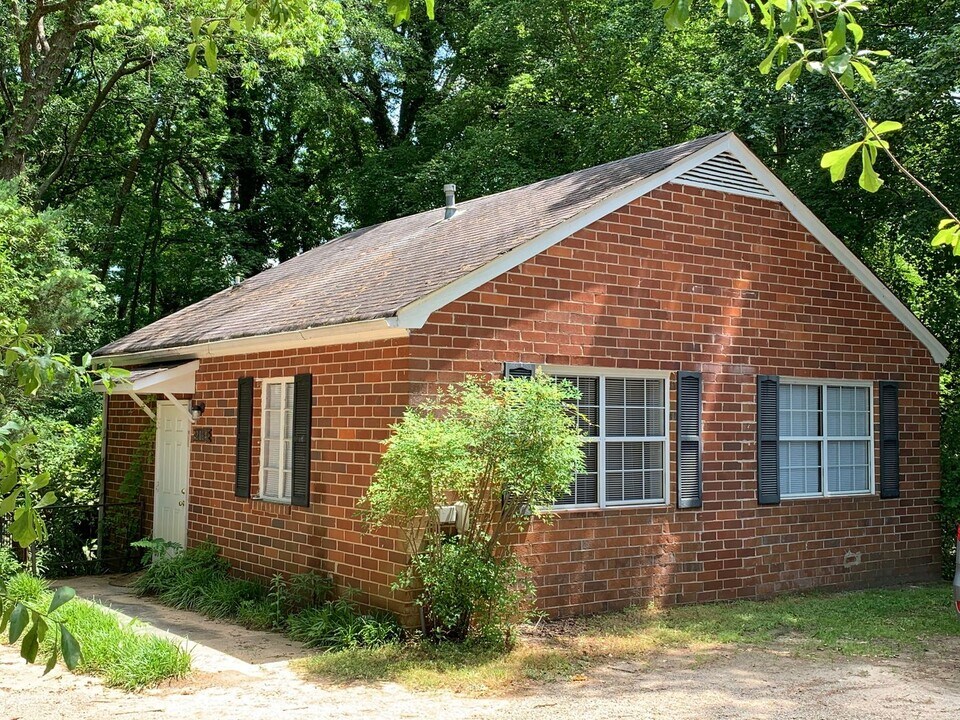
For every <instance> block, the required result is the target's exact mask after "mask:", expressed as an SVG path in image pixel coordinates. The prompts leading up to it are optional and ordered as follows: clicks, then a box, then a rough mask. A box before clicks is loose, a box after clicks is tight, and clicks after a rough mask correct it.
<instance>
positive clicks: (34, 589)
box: [6, 572, 50, 605]
mask: <svg viewBox="0 0 960 720" xmlns="http://www.w3.org/2000/svg"><path fill="white" fill-rule="evenodd" d="M49 592H50V585H49V584H48V583H47V581H46V580H44V579H43V578H39V577H37V576H36V575H31V574H30V573H28V572H18V573H17V574H16V575H14V576H13V577H11V578H10V579H9V580H8V581H7V587H6V595H7V599H8V600H9V601H11V602H14V603H18V602H19V603H24V604H25V605H36V604H38V603H40V601H41V600H42V599H43V597H44V596H45V595H47V594H49Z"/></svg>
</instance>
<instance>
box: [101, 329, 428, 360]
mask: <svg viewBox="0 0 960 720" xmlns="http://www.w3.org/2000/svg"><path fill="white" fill-rule="evenodd" d="M409 334H410V331H409V330H407V329H406V328H402V327H397V325H396V320H395V319H394V318H380V319H375V320H360V321H357V322H352V323H343V324H341V325H325V326H323V327H318V328H311V329H309V330H294V331H291V332H284V333H273V334H271V335H254V336H250V337H242V338H233V339H229V340H216V341H213V342H206V343H200V344H198V345H183V346H180V347H172V348H158V349H156V350H144V351H141V352H132V353H122V354H119V355H103V356H100V357H95V358H94V361H95V362H97V363H98V364H100V365H105V364H108V363H109V364H110V365H114V366H120V367H125V366H127V365H143V364H144V363H150V362H158V361H161V360H171V359H176V358H185V359H192V358H202V357H222V356H225V355H244V354H247V353H255V352H271V351H274V350H294V349H296V348H303V347H320V346H323V345H344V344H347V343H359V342H367V341H370V340H386V339H390V338H398V337H407V336H408V335H409Z"/></svg>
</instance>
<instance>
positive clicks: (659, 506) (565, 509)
mask: <svg viewBox="0 0 960 720" xmlns="http://www.w3.org/2000/svg"><path fill="white" fill-rule="evenodd" d="M671 507H673V506H672V505H671V504H670V503H668V502H657V503H629V504H626V503H625V504H623V505H607V506H606V507H600V506H599V505H573V506H567V505H561V506H558V507H557V506H555V507H552V508H547V510H546V512H549V513H556V514H567V513H576V512H588V513H596V512H610V511H617V510H664V509H666V508H671Z"/></svg>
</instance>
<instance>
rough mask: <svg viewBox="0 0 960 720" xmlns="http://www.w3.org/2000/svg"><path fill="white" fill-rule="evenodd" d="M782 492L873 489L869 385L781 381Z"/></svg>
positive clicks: (842, 492) (811, 493)
mask: <svg viewBox="0 0 960 720" xmlns="http://www.w3.org/2000/svg"><path fill="white" fill-rule="evenodd" d="M779 401H780V402H779V406H780V409H779V413H780V415H779V424H780V448H779V456H780V468H779V475H780V494H781V496H783V497H810V496H815V495H853V494H858V493H870V492H873V393H872V389H871V387H870V386H868V385H819V384H818V385H813V384H800V383H789V382H781V383H780V397H779Z"/></svg>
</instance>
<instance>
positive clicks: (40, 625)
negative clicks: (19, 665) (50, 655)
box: [31, 612, 50, 662]
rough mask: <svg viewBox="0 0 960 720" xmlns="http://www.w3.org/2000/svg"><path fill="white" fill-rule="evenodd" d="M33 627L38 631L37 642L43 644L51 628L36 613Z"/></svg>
mask: <svg viewBox="0 0 960 720" xmlns="http://www.w3.org/2000/svg"><path fill="white" fill-rule="evenodd" d="M33 626H34V627H35V628H36V630H37V642H39V643H42V642H43V639H44V638H45V637H46V636H47V630H48V629H49V627H50V626H49V625H47V621H46V620H44V619H43V618H42V617H41V616H40V614H39V613H36V612H35V613H33ZM31 662H32V661H31Z"/></svg>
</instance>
